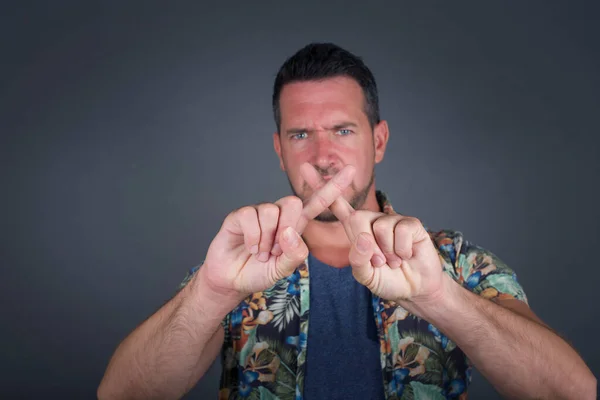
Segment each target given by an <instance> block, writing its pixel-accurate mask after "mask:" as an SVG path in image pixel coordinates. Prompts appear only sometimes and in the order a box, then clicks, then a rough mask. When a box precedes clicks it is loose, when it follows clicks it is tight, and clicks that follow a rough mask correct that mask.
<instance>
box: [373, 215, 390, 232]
mask: <svg viewBox="0 0 600 400" xmlns="http://www.w3.org/2000/svg"><path fill="white" fill-rule="evenodd" d="M388 231H389V224H387V223H386V221H384V220H383V219H382V218H380V219H378V220H376V221H375V222H374V223H373V233H374V234H376V235H378V236H383V235H385V234H386V233H388Z"/></svg>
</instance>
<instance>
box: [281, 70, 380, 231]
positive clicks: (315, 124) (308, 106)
mask: <svg viewBox="0 0 600 400" xmlns="http://www.w3.org/2000/svg"><path fill="white" fill-rule="evenodd" d="M279 104H280V110H281V128H280V129H281V131H280V132H279V133H275V134H274V136H273V140H274V147H275V151H276V152H277V154H278V156H279V160H280V165H281V168H282V170H284V171H285V172H286V173H287V176H288V180H289V182H290V186H291V188H292V191H293V192H294V194H295V195H296V196H298V197H299V198H301V199H302V200H305V199H306V198H308V197H310V195H311V194H312V193H313V189H312V188H311V187H310V186H309V185H308V184H307V183H306V182H305V181H304V179H303V177H302V176H301V174H300V172H299V171H300V166H301V165H302V164H303V163H305V162H308V163H310V164H311V165H312V166H313V167H314V168H315V169H316V170H317V171H318V172H319V173H320V174H321V176H322V177H323V178H324V179H325V180H328V179H330V178H331V177H333V176H334V175H335V174H336V173H337V172H338V171H340V170H341V169H342V168H343V167H344V166H345V165H348V164H350V165H353V166H354V167H355V169H356V174H355V176H354V179H353V182H352V184H351V185H350V186H349V187H348V188H347V189H346V190H345V191H344V194H343V195H344V197H345V198H346V200H348V201H349V202H350V204H351V205H352V206H353V207H354V208H355V209H360V208H361V207H362V205H363V204H364V202H365V199H366V198H367V195H368V193H369V190H370V189H371V188H372V186H373V181H374V168H375V164H376V163H378V162H379V161H381V159H383V152H384V151H385V144H386V143H387V136H388V132H387V124H386V123H385V122H381V123H379V124H378V125H377V126H376V127H375V129H374V131H375V133H374V131H373V130H372V129H371V126H370V124H369V121H368V118H367V115H366V113H365V109H364V106H365V97H364V94H363V91H362V88H361V87H360V85H359V84H358V83H357V82H356V81H355V80H353V79H351V78H347V77H336V78H329V79H326V80H321V81H308V82H295V83H291V84H287V85H285V86H284V87H283V89H282V91H281V96H280V100H279ZM316 219H317V220H320V221H336V220H337V219H336V218H335V216H334V215H333V214H332V213H331V212H330V211H329V210H327V211H325V212H324V213H323V214H321V215H320V216H319V217H317V218H316Z"/></svg>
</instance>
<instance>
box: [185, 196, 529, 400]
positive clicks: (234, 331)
mask: <svg viewBox="0 0 600 400" xmlns="http://www.w3.org/2000/svg"><path fill="white" fill-rule="evenodd" d="M377 200H378V202H379V205H380V207H381V209H382V211H383V212H384V213H386V214H394V213H395V211H394V210H393V208H392V205H391V203H390V202H389V200H388V198H387V197H386V195H385V194H384V193H383V192H381V191H377ZM426 229H427V231H428V232H429V234H430V237H431V239H432V241H433V243H434V245H435V247H436V248H437V250H438V253H439V256H440V260H441V262H442V266H443V269H444V272H445V273H447V274H448V275H450V276H451V277H452V278H453V279H454V280H455V281H456V282H458V283H459V284H460V285H462V286H463V287H465V288H467V289H468V290H470V291H472V292H474V293H476V294H478V295H480V296H482V297H484V298H486V299H490V300H493V299H518V300H521V301H524V302H525V303H527V297H526V295H525V293H524V291H523V288H522V287H521V285H520V284H519V283H518V281H517V277H516V275H515V273H514V272H513V271H512V270H511V269H510V268H509V267H508V266H507V265H505V264H504V263H503V262H502V261H501V260H500V259H499V258H498V257H497V256H496V255H494V254H492V253H491V252H490V251H487V250H485V249H483V248H481V247H478V246H476V245H474V244H472V243H470V242H468V241H467V240H465V239H464V238H463V235H462V234H461V233H460V232H457V231H451V230H442V231H437V232H432V231H430V230H429V229H428V228H426ZM199 268H200V266H196V267H194V268H192V269H190V270H189V271H188V273H187V275H186V277H185V279H184V280H183V282H182V283H181V284H180V285H179V289H181V288H183V287H184V286H185V285H186V284H187V283H188V282H189V281H190V279H191V278H192V277H193V275H194V274H195V273H196V272H197V271H198V269H199ZM309 279H310V266H309V265H308V259H307V260H305V261H304V263H303V264H301V265H300V266H299V267H298V268H297V269H296V271H295V272H294V273H293V274H292V275H291V276H289V277H287V278H285V279H282V280H280V281H279V282H277V283H276V284H275V285H274V286H273V287H270V288H268V289H266V290H264V291H262V292H258V293H254V294H252V295H250V296H248V297H247V298H246V299H245V300H244V301H242V302H241V303H240V304H239V305H238V306H237V307H236V308H234V309H233V310H232V311H231V312H230V313H229V314H228V315H227V316H226V317H225V319H224V320H223V322H222V325H223V328H224V330H225V340H224V343H223V348H222V351H221V361H222V368H223V369H222V374H221V381H220V390H219V399H262V400H273V399H281V400H288V399H294V400H301V399H302V397H303V396H302V395H303V387H304V376H305V373H306V350H307V347H308V345H309V343H310V340H318V338H314V339H313V338H310V340H309V337H308V324H309V315H310V304H309V298H310V296H309V287H310V286H309ZM371 297H372V302H373V310H374V315H373V318H374V319H375V322H376V326H377V331H378V336H379V342H380V360H381V372H382V381H381V384H382V385H383V387H384V393H385V396H386V399H388V400H392V399H402V400H404V399H406V400H409V399H454V398H457V399H461V400H462V399H466V398H467V388H468V386H469V384H470V382H471V369H472V365H471V363H470V361H469V360H468V358H467V357H466V355H465V354H464V353H463V352H462V350H461V349H460V348H459V347H457V346H456V344H455V343H453V342H452V341H451V340H450V339H448V338H447V337H446V336H444V334H443V333H441V332H440V331H439V330H438V329H437V328H436V327H435V326H433V325H432V324H430V323H429V322H427V321H425V320H423V319H421V318H418V317H416V316H414V315H412V314H410V313H409V312H408V311H406V310H405V309H404V308H402V307H401V306H399V305H397V304H396V303H395V302H393V301H390V300H386V299H382V298H380V297H377V296H375V295H373V296H371ZM327 356H333V357H334V356H335V355H327Z"/></svg>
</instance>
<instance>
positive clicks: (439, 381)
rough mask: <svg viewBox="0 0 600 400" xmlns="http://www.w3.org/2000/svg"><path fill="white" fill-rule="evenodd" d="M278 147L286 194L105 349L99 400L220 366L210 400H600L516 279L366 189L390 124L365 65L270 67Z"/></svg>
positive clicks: (245, 217)
mask: <svg viewBox="0 0 600 400" xmlns="http://www.w3.org/2000/svg"><path fill="white" fill-rule="evenodd" d="M273 109H274V114H275V120H276V124H277V132H276V133H275V134H274V136H273V142H274V147H275V151H276V153H277V155H278V157H279V160H280V166H281V168H282V170H283V171H285V173H286V174H287V177H288V179H289V182H290V186H291V188H292V191H293V192H294V194H295V196H290V197H285V198H283V199H280V200H278V201H276V202H275V203H273V204H259V205H254V206H247V207H242V208H240V209H238V210H235V211H233V212H232V213H231V214H229V215H228V216H227V218H226V219H225V221H224V222H223V225H222V227H221V229H220V231H219V232H218V233H217V235H216V237H215V238H214V240H213V241H212V243H211V244H210V247H209V249H208V252H207V254H206V257H205V260H204V262H203V264H202V266H201V267H199V268H198V267H197V268H193V269H192V270H191V271H190V272H189V274H188V276H187V277H186V279H185V280H184V282H183V283H182V285H181V290H180V291H179V292H178V294H177V295H176V296H175V297H174V298H173V299H172V300H171V301H170V302H168V303H167V304H165V305H164V306H163V307H162V308H161V309H160V310H159V311H157V312H156V313H155V314H154V315H152V316H151V317H150V318H149V319H148V320H146V321H145V322H144V323H143V324H141V325H140V326H139V327H138V328H137V329H135V331H134V332H132V333H131V334H130V335H129V336H128V337H127V338H126V339H125V340H124V341H123V342H122V343H121V344H120V345H119V347H118V348H117V350H116V352H115V354H114V356H113V357H112V359H111V362H110V364H109V366H108V368H107V371H106V374H105V376H104V378H103V380H102V382H101V384H100V387H99V389H98V396H99V397H100V398H102V399H113V398H114V399H117V398H127V399H129V398H140V399H142V398H143V399H147V398H157V399H166V398H179V397H181V396H182V395H183V394H185V393H186V392H187V391H188V390H190V389H191V388H192V387H193V386H194V385H195V384H196V382H197V381H198V380H199V379H200V378H201V377H202V375H203V374H204V373H205V371H206V370H207V368H208V367H209V366H210V365H211V363H212V362H213V360H214V359H215V358H216V356H217V355H218V354H219V352H221V351H222V356H223V357H222V361H223V374H222V378H221V390H220V397H221V398H224V399H227V398H254V399H257V398H260V399H275V398H280V399H292V398H294V399H303V398H304V399H311V400H312V399H337V398H344V399H350V398H352V399H354V398H355V399H384V398H386V399H400V398H407V399H409V398H415V399H444V398H461V399H464V398H466V397H467V388H468V384H469V382H470V370H471V365H474V366H475V367H477V368H478V369H479V370H480V371H481V372H482V373H483V375H485V376H486V377H487V379H488V380H489V381H490V382H491V383H492V384H493V385H494V386H495V388H496V389H497V390H498V391H499V392H500V393H502V394H503V395H505V396H507V397H515V398H570V399H595V398H596V379H595V377H594V376H593V375H592V373H591V371H590V370H589V369H588V368H587V366H586V365H585V363H584V362H583V360H582V359H581V358H580V357H579V356H578V354H577V353H576V352H575V351H574V350H573V349H572V348H571V347H570V346H569V345H568V344H567V343H566V342H565V341H563V340H562V339H561V338H560V337H559V336H557V335H556V334H555V333H553V331H552V330H550V329H549V328H548V327H547V326H546V325H545V324H544V323H543V322H541V321H540V320H539V319H538V318H537V317H536V316H535V315H534V313H533V312H532V311H531V310H530V308H529V307H528V305H527V299H526V296H525V293H524V291H523V289H522V287H521V286H520V284H519V283H518V282H517V280H516V277H515V274H514V273H513V271H512V270H510V269H509V268H508V267H507V266H506V265H505V264H503V263H502V262H501V261H500V260H499V259H498V258H497V257H496V256H495V255H494V254H492V253H490V252H489V251H487V250H485V249H482V248H480V247H477V246H475V245H473V244H471V243H469V242H468V241H467V240H465V239H464V238H463V237H462V235H461V234H460V233H458V232H453V231H440V232H430V231H428V230H427V229H426V228H425V227H424V226H423V225H422V224H421V222H419V220H418V219H416V218H412V217H408V216H403V215H399V214H397V213H395V212H394V210H393V208H392V206H391V204H390V202H389V201H388V199H387V197H386V196H385V194H383V192H380V191H377V190H376V189H375V182H374V166H375V164H376V163H379V162H380V161H381V160H382V159H383V156H384V153H385V148H386V144H387V140H388V135H389V132H388V126H387V123H386V122H385V121H382V120H380V118H379V110H378V96H377V87H376V84H375V80H374V78H373V75H372V74H371V72H370V71H369V69H368V68H367V67H366V66H365V65H364V63H363V62H362V61H361V59H360V58H358V57H356V56H354V55H353V54H351V53H349V52H347V51H345V50H344V49H341V48H340V47H338V46H335V45H333V44H311V45H308V46H306V47H305V48H303V49H301V50H299V51H298V52H297V53H296V54H295V55H294V56H292V57H291V58H290V59H288V60H287V61H286V62H285V63H284V65H283V66H282V67H281V69H280V71H279V73H278V75H277V78H276V81H275V87H274V94H273Z"/></svg>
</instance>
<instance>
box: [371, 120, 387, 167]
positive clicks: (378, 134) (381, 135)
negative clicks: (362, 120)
mask: <svg viewBox="0 0 600 400" xmlns="http://www.w3.org/2000/svg"><path fill="white" fill-rule="evenodd" d="M389 137H390V131H389V129H388V124H387V121H380V122H379V123H378V124H377V125H375V127H374V128H373V143H374V145H375V163H376V164H377V163H380V162H381V161H382V160H383V155H384V154H385V148H386V146H387V142H388V139H389Z"/></svg>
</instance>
